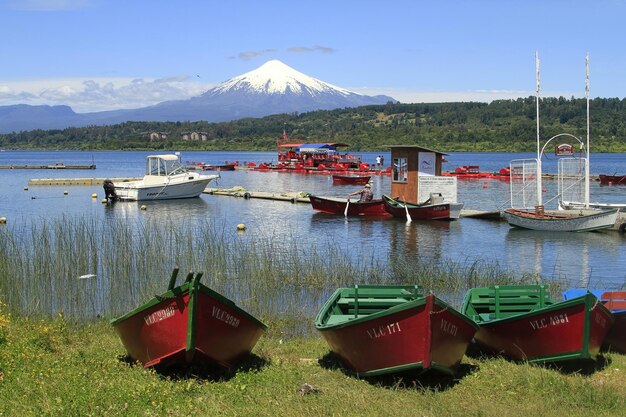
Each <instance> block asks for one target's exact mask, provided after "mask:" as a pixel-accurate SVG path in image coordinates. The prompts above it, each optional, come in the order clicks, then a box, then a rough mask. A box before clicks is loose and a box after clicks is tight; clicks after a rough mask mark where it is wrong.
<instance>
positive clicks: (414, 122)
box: [0, 96, 626, 152]
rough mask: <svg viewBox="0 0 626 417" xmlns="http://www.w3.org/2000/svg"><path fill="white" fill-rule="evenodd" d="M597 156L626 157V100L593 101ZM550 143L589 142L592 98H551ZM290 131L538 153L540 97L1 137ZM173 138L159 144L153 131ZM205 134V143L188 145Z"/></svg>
mask: <svg viewBox="0 0 626 417" xmlns="http://www.w3.org/2000/svg"><path fill="white" fill-rule="evenodd" d="M590 108H591V118H590V126H591V129H590V137H591V146H592V151H594V152H626V99H618V98H596V99H593V100H591V102H590ZM540 122H541V123H540V131H541V137H542V138H543V139H544V140H547V139H548V138H550V137H552V136H554V135H556V134H559V133H570V134H573V135H575V136H577V137H579V138H581V139H582V140H584V139H585V138H586V127H587V119H586V100H585V99H576V98H573V97H572V98H571V99H566V98H564V97H558V98H556V97H553V98H550V97H548V98H543V99H542V100H541V108H540ZM283 131H285V132H286V133H287V136H288V137H289V139H291V140H293V141H294V142H343V143H347V144H349V145H350V150H352V151H384V150H387V149H388V148H387V146H388V145H419V146H424V147H427V148H432V149H437V150H439V151H442V152H462V151H479V152H489V151H503V152H518V151H532V150H534V146H535V143H536V104H535V97H532V96H531V97H527V98H518V99H516V100H495V101H492V102H491V103H477V102H467V103H415V104H405V103H392V102H389V103H387V104H384V105H370V106H363V107H356V108H345V109H336V110H319V111H313V112H308V113H293V114H279V115H273V116H267V117H263V118H247V119H239V120H234V121H231V122H222V123H208V122H201V121H200V122H126V123H121V124H117V125H112V126H88V127H75V128H67V129H62V130H31V131H23V132H17V133H11V134H2V135H0V148H2V149H22V150H24V149H78V150H112V149H116V150H118V149H119V150H148V149H155V150H158V149H177V150H274V149H276V145H277V139H279V138H280V137H281V136H282V133H283ZM152 132H158V133H162V134H164V136H165V138H159V139H154V138H153V139H151V138H150V133H152ZM189 132H202V138H203V139H204V140H193V141H192V140H184V139H183V137H184V134H185V133H189Z"/></svg>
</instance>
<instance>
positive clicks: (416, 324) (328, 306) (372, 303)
mask: <svg viewBox="0 0 626 417" xmlns="http://www.w3.org/2000/svg"><path fill="white" fill-rule="evenodd" d="M315 327H316V328H317V330H318V331H319V332H320V333H321V334H322V336H323V337H324V339H326V341H327V342H328V344H329V346H330V348H331V350H332V351H333V352H334V353H335V354H336V355H337V356H338V358H339V360H340V361H341V363H342V364H343V366H345V367H346V368H347V370H348V371H349V372H352V373H356V375H357V376H362V377H369V376H375V375H382V374H389V373H395V372H402V371H410V370H417V371H428V370H435V371H439V372H442V373H445V374H449V375H452V374H454V371H455V368H456V367H457V366H458V365H459V364H460V362H461V359H462V358H463V355H464V354H465V351H466V349H467V346H468V345H469V343H470V341H471V340H472V336H473V335H474V333H475V332H476V329H477V326H476V324H475V323H474V322H472V321H471V320H470V319H468V318H467V317H465V316H463V315H462V314H460V313H459V312H457V311H456V310H454V309H453V308H452V307H451V306H449V305H448V304H446V303H445V302H444V301H442V300H440V299H438V298H437V297H435V296H434V295H433V294H427V295H424V294H421V293H420V290H419V287H418V286H413V287H410V286H393V285H381V286H368V285H366V286H359V285H355V286H354V287H353V288H339V289H338V290H336V291H335V292H334V293H333V295H331V296H330V298H329V299H328V301H327V302H326V303H325V304H324V306H323V307H322V309H321V310H320V312H319V313H318V314H317V317H316V318H315Z"/></svg>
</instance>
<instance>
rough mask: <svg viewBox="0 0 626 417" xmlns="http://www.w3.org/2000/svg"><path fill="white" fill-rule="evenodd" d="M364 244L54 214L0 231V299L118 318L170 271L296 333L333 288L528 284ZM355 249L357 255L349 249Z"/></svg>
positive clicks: (500, 273) (474, 265)
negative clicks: (195, 277)
mask: <svg viewBox="0 0 626 417" xmlns="http://www.w3.org/2000/svg"><path fill="white" fill-rule="evenodd" d="M359 251H362V249H358V248H350V249H349V250H348V249H347V248H345V247H342V246H340V245H337V244H326V243H325V244H320V245H317V244H316V243H315V241H313V242H311V241H310V240H307V241H303V240H301V239H298V237H297V236H295V235H294V236H293V237H292V238H291V239H285V238H284V236H283V237H282V238H280V239H279V238H277V237H275V236H272V235H260V236H259V235H252V234H250V235H248V234H236V233H232V232H230V231H226V230H225V229H224V226H223V225H222V223H220V222H219V221H215V220H211V219H207V220H205V221H200V222H198V221H197V220H194V221H193V222H158V221H155V220H131V221H129V220H126V219H123V218H109V219H105V221H104V222H101V221H96V220H94V219H92V218H88V217H83V218H67V217H60V218H55V219H51V220H47V219H40V220H35V221H33V222H32V223H31V224H30V225H29V226H28V227H26V226H21V227H11V226H9V227H3V228H0V300H2V299H3V300H4V301H5V302H6V304H8V306H9V307H10V308H11V310H12V311H13V312H15V313H18V314H28V315H54V314H57V313H63V314H64V315H65V316H66V317H71V318H73V319H76V320H90V319H93V318H94V317H97V316H103V317H107V318H111V317H114V316H117V315H120V314H123V313H125V312H127V311H129V310H131V309H133V308H134V307H136V306H137V305H138V304H140V303H142V302H144V301H147V300H148V299H149V298H150V297H152V296H153V295H154V294H158V293H161V292H163V290H164V289H165V286H166V285H167V280H168V276H169V274H170V271H171V270H172V268H173V267H175V266H180V268H181V272H183V273H181V275H183V276H184V275H185V274H184V272H186V270H193V271H196V272H198V271H203V272H204V278H203V282H204V283H206V284H207V285H208V286H210V287H211V288H213V289H214V290H216V291H218V292H220V293H222V294H224V295H225V296H226V297H228V298H231V299H233V300H234V301H235V302H237V303H239V304H240V305H241V306H242V307H243V308H245V309H247V310H248V311H250V312H251V313H252V314H254V315H258V316H260V317H261V318H262V319H265V320H269V321H270V322H280V323H283V329H282V330H283V331H286V332H291V331H296V332H301V331H303V330H306V329H307V328H309V327H310V324H309V323H310V322H311V321H312V318H313V316H314V315H315V313H316V312H317V310H318V309H319V308H320V306H321V305H322V304H323V302H324V301H325V299H326V298H327V297H328V295H329V294H330V293H331V292H332V291H334V290H335V289H336V288H337V287H340V286H350V285H353V284H355V283H359V284H378V283H389V284H419V285H421V286H422V287H423V288H424V289H425V290H432V291H434V292H436V293H437V294H438V295H440V296H442V297H443V298H444V299H447V300H448V301H450V302H451V303H452V304H453V305H456V306H458V304H459V303H460V299H461V297H462V294H463V293H464V292H465V290H466V289H468V288H471V287H473V286H482V285H493V284H506V283H513V282H535V281H538V280H539V279H540V278H539V277H536V276H522V277H519V276H516V275H514V274H512V273H510V272H509V271H506V270H504V269H502V268H500V267H499V266H498V265H497V264H495V265H494V264H486V263H482V262H469V263H467V264H459V263H455V262H452V261H444V262H443V263H435V262H429V261H422V260H421V259H420V258H417V259H415V258H406V257H397V258H391V259H377V258H375V257H373V256H371V254H369V253H360V252H359ZM355 252H356V253H355Z"/></svg>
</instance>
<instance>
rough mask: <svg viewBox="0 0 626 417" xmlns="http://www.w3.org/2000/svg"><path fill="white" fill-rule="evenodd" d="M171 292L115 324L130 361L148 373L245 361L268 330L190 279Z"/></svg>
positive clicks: (196, 279) (223, 365) (248, 315)
mask: <svg viewBox="0 0 626 417" xmlns="http://www.w3.org/2000/svg"><path fill="white" fill-rule="evenodd" d="M177 274H178V268H177V269H175V270H174V272H173V273H172V277H171V278H170V285H169V289H168V291H167V292H165V293H164V294H161V295H159V296H155V297H154V298H153V299H151V300H150V301H148V302H147V303H145V304H143V305H142V306H140V307H138V308H136V309H135V310H133V311H131V312H130V313H128V314H126V315H124V316H122V317H120V318H117V319H115V320H113V321H112V322H111V324H112V325H113V327H114V329H115V331H116V332H117V334H118V335H119V336H120V339H121V340H122V343H123V344H124V347H125V348H126V350H127V352H128V355H129V356H130V357H131V358H132V359H134V360H136V361H139V362H140V363H142V364H143V366H144V367H145V368H148V367H152V366H157V365H172V364H217V365H220V366H222V367H226V368H230V367H233V366H234V365H236V364H237V363H238V362H240V361H241V360H242V359H244V358H245V357H246V356H248V354H249V353H250V351H251V350H252V348H253V347H254V345H255V344H256V342H257V341H258V340H259V338H260V337H261V335H262V334H263V333H264V332H265V330H266V329H267V326H265V325H264V324H263V323H261V322H260V321H259V320H257V319H256V318H254V317H253V316H251V315H250V314H248V313H246V312H245V311H244V310H242V309H241V308H239V307H237V306H236V305H235V304H234V303H233V302H232V301H230V300H229V299H227V298H225V297H224V296H222V295H220V294H218V293H216V292H215V291H213V290H211V289H209V288H208V287H206V286H204V285H202V284H201V283H200V277H201V276H202V273H201V272H200V273H198V274H196V276H195V277H194V276H193V273H190V274H189V275H187V279H186V280H185V282H184V283H183V284H182V285H180V286H178V287H174V285H175V283H176V275H177Z"/></svg>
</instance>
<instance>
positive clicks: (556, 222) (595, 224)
mask: <svg viewBox="0 0 626 417" xmlns="http://www.w3.org/2000/svg"><path fill="white" fill-rule="evenodd" d="M535 60H536V69H537V88H536V92H537V96H536V103H537V118H536V120H537V159H536V160H523V161H520V160H518V161H513V162H511V205H513V202H514V200H515V199H514V192H513V190H514V188H513V187H514V184H515V181H516V179H519V178H522V183H523V184H524V191H523V192H527V190H526V187H527V185H529V184H536V205H535V207H534V209H533V208H529V207H512V208H510V209H507V210H505V211H504V213H503V215H504V218H505V219H506V220H507V221H508V222H509V224H510V225H511V226H513V227H519V228H523V229H531V230H541V231H560V232H583V231H593V230H600V229H607V228H610V227H612V226H613V225H614V224H615V222H616V220H617V214H618V210H617V209H614V208H611V209H607V210H603V211H586V210H585V211H583V210H577V211H569V212H562V213H559V214H549V213H546V212H545V210H544V206H543V202H542V184H541V156H542V155H543V152H544V150H545V149H546V146H547V145H548V143H550V142H551V141H552V140H553V139H556V138H558V137H560V136H568V137H570V138H574V139H576V140H577V141H578V142H579V143H580V145H581V148H583V147H584V144H583V142H582V141H581V140H580V139H578V138H577V137H575V136H573V135H570V134H566V133H564V134H559V135H556V136H553V137H552V138H550V139H549V140H548V141H547V142H546V143H545V144H544V145H543V147H541V138H540V134H539V91H540V88H539V84H540V83H539V54H538V53H537V54H536V56H535ZM586 64H587V66H586V67H587V84H586V89H585V90H586V95H587V146H586V148H585V150H586V158H585V160H584V164H585V209H589V55H587V59H586ZM533 161H534V162H533ZM533 165H534V167H535V169H534V172H532V170H531V169H527V167H529V166H530V167H532V166H533ZM527 180H528V181H527Z"/></svg>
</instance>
